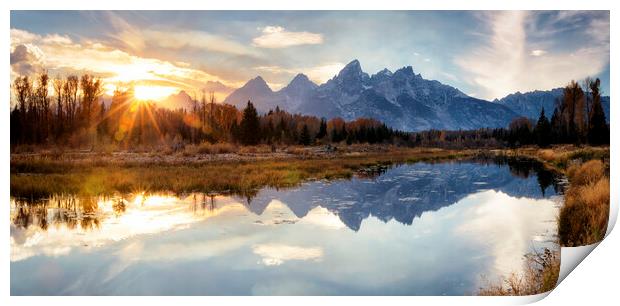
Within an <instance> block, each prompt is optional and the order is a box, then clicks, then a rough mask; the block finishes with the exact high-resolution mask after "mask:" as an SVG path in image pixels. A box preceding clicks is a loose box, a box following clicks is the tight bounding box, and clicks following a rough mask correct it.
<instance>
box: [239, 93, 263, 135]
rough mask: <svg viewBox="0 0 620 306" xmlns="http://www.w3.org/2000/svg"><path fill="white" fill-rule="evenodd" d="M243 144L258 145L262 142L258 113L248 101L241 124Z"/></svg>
mask: <svg viewBox="0 0 620 306" xmlns="http://www.w3.org/2000/svg"><path fill="white" fill-rule="evenodd" d="M240 129H241V131H240V136H241V139H240V140H241V143H242V144H245V145H256V144H258V141H259V140H260V138H259V137H260V123H259V121H258V113H257V112H256V108H254V105H253V104H252V102H250V101H248V105H247V106H246V107H245V109H244V110H243V118H242V119H241V124H240Z"/></svg>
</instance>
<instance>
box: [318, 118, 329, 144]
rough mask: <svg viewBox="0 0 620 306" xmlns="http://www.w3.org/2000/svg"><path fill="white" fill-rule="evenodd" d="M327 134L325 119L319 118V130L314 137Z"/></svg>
mask: <svg viewBox="0 0 620 306" xmlns="http://www.w3.org/2000/svg"><path fill="white" fill-rule="evenodd" d="M325 136H327V121H325V118H321V124H320V125H319V132H318V133H317V134H316V139H323V138H324V137H325Z"/></svg>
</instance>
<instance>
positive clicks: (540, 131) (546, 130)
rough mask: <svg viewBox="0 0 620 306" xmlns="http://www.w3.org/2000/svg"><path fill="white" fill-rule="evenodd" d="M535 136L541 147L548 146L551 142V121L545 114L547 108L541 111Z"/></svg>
mask: <svg viewBox="0 0 620 306" xmlns="http://www.w3.org/2000/svg"><path fill="white" fill-rule="evenodd" d="M534 136H535V137H536V143H537V144H538V146H539V147H547V146H549V143H550V142H551V123H549V120H548V119H547V117H546V116H545V108H543V109H542V111H541V112H540V117H539V118H538V122H537V123H536V127H535V128H534Z"/></svg>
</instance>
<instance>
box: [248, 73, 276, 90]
mask: <svg viewBox="0 0 620 306" xmlns="http://www.w3.org/2000/svg"><path fill="white" fill-rule="evenodd" d="M243 87H246V88H247V87H254V88H259V87H263V88H267V89H269V90H270V91H271V88H270V87H269V85H268V84H267V82H266V81H265V80H264V79H263V77H261V76H260V75H259V76H256V77H255V78H253V79H251V80H249V81H248V82H247V83H245V85H243Z"/></svg>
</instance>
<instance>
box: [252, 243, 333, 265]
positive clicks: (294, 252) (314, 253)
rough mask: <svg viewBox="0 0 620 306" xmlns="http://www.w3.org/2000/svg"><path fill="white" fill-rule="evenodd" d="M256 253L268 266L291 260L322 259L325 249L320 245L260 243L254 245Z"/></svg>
mask: <svg viewBox="0 0 620 306" xmlns="http://www.w3.org/2000/svg"><path fill="white" fill-rule="evenodd" d="M252 251H253V252H254V254H256V255H258V256H260V257H262V262H263V264H264V265H266V266H279V265H281V264H283V263H284V262H286V261H290V260H313V261H320V260H321V259H322V258H323V249H321V248H320V247H299V246H291V245H285V244H259V245H255V246H253V247H252Z"/></svg>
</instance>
